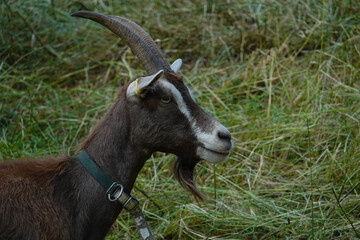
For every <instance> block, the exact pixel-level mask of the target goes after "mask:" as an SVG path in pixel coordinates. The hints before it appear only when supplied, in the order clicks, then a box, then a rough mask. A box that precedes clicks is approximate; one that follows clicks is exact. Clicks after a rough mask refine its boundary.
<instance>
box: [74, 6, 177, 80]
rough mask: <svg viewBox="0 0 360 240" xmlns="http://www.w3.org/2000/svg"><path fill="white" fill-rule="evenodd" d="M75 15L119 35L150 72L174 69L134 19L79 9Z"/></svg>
mask: <svg viewBox="0 0 360 240" xmlns="http://www.w3.org/2000/svg"><path fill="white" fill-rule="evenodd" d="M71 16H73V17H81V18H87V19H91V20H93V21H95V22H98V23H100V24H101V25H103V26H105V27H106V28H108V29H109V30H111V31H112V32H113V33H115V34H116V35H118V36H119V37H120V38H121V39H122V40H123V41H124V42H125V43H126V44H127V45H128V46H129V47H130V49H131V50H132V51H133V53H134V54H135V56H137V58H138V59H139V61H140V63H141V64H142V65H143V67H144V68H145V70H146V71H147V73H148V74H154V73H156V72H158V71H159V70H164V71H168V72H170V71H172V70H171V68H170V65H169V63H168V62H167V60H166V58H165V57H164V54H163V53H162V52H161V50H160V48H159V47H158V46H157V45H156V43H155V42H154V40H153V39H152V38H151V37H150V36H149V34H148V33H147V32H146V31H145V30H144V29H143V28H141V27H140V26H139V25H137V24H136V23H134V22H133V21H131V20H129V19H126V18H122V17H118V16H105V15H102V14H99V13H96V12H89V11H77V12H74V13H73V14H71Z"/></svg>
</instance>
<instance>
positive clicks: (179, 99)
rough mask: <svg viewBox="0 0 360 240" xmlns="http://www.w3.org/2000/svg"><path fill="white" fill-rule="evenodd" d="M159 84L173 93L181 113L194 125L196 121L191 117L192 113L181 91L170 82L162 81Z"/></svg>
mask: <svg viewBox="0 0 360 240" xmlns="http://www.w3.org/2000/svg"><path fill="white" fill-rule="evenodd" d="M158 83H159V84H160V85H161V86H162V87H164V88H165V89H166V90H167V91H168V92H170V93H171V95H172V97H173V99H174V100H175V102H176V103H177V105H178V106H179V109H180V111H181V112H182V113H183V114H184V115H185V116H186V117H187V119H188V120H189V121H190V123H193V122H194V119H193V118H192V117H191V114H190V111H189V109H188V108H187V106H186V104H185V102H184V98H183V97H182V96H181V93H180V92H179V90H178V89H177V88H176V87H175V86H174V85H172V84H171V83H169V82H168V81H163V80H160V81H159V82H158Z"/></svg>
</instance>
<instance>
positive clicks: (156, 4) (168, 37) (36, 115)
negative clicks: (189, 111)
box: [0, 0, 360, 239]
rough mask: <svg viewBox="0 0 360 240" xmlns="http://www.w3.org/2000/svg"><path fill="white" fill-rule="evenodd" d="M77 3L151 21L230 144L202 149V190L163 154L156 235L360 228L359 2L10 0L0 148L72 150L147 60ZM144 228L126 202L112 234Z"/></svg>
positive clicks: (148, 199) (3, 153)
mask: <svg viewBox="0 0 360 240" xmlns="http://www.w3.org/2000/svg"><path fill="white" fill-rule="evenodd" d="M79 9H88V10H94V11H98V12H101V13H104V14H111V15H120V16H124V17H127V18H130V19H132V20H134V21H135V22H137V23H138V24H140V25H141V26H143V27H144V28H145V29H146V30H147V31H148V32H149V33H150V35H151V36H152V37H153V38H154V39H156V41H157V43H158V44H159V46H160V47H161V49H162V50H163V51H164V53H165V55H166V56H167V58H168V60H169V62H172V61H173V60H175V59H177V58H182V59H183V60H184V67H183V69H182V71H181V73H182V74H183V75H184V77H185V81H186V83H187V85H188V86H189V87H190V88H191V89H192V90H193V91H194V93H195V95H196V101H197V103H198V104H199V105H200V106H202V107H203V108H205V109H206V110H207V112H209V113H210V114H211V115H212V116H214V117H216V118H217V119H218V120H219V121H220V122H222V123H223V124H224V125H225V126H227V127H228V128H229V130H230V131H231V132H232V135H233V141H234V150H233V152H232V154H231V156H230V158H229V159H228V160H227V161H225V162H223V163H221V164H218V165H211V164H208V163H205V162H201V163H200V164H199V165H198V167H197V174H196V181H197V183H198V186H199V188H200V190H201V192H202V193H203V194H204V196H205V198H206V201H205V202H196V201H195V199H194V198H193V197H192V196H191V195H190V194H189V193H188V192H186V191H185V190H183V189H182V188H181V187H180V185H179V184H178V183H177V182H176V180H174V178H173V177H172V175H171V172H170V170H169V165H170V164H171V162H172V160H173V159H174V156H171V155H167V156H166V155H163V154H156V155H155V156H154V157H153V158H151V159H149V160H148V161H147V163H146V165H145V167H144V169H143V170H142V171H141V173H140V175H139V176H138V179H137V182H136V187H135V188H134V190H133V195H134V196H136V197H137V198H138V199H139V200H140V202H141V204H142V206H143V209H144V211H145V215H146V217H147V219H148V221H149V224H150V226H151V228H152V230H153V232H154V235H155V237H156V239H278V238H280V239H356V238H360V195H359V194H360V167H359V165H360V164H359V163H360V127H359V121H360V70H359V69H360V2H359V1H356V0H343V1H341V0H323V1H319V0H294V1H290V0H287V1H286V0H281V1H275V0H243V1H240V0H238V1H233V0H228V1H214V0H208V1H205V0H203V1H201V0H195V1H175V0H173V1H172V0H168V1H151V2H148V1H125V0H122V1H111V0H109V1H107V0H93V1H84V2H83V3H81V2H80V1H72V0H60V1H53V0H51V1H45V0H44V1H41V0H34V1H25V0H18V1H13V0H4V1H1V3H0V25H1V27H0V140H1V142H0V160H1V161H8V160H10V159H12V158H17V157H22V156H44V155H54V156H56V155H61V154H64V153H68V154H74V152H75V151H76V150H77V146H78V145H77V144H78V143H79V142H80V141H81V140H82V139H84V137H85V136H87V134H89V132H90V130H91V128H92V127H93V126H94V125H95V123H96V122H97V120H98V119H99V118H100V117H101V116H102V114H103V113H104V112H105V111H106V109H107V107H109V106H110V105H111V103H112V100H113V99H114V97H115V95H116V93H117V91H118V90H119V88H120V87H121V86H122V85H123V84H124V83H126V82H128V81H130V80H131V79H133V78H134V77H135V76H137V75H140V74H143V73H144V70H143V69H142V67H141V66H140V64H139V63H138V61H137V60H136V59H135V57H134V56H133V55H132V53H131V51H130V50H129V49H128V48H127V47H126V46H124V43H123V42H122V41H121V40H120V39H118V38H117V37H115V35H113V34H112V33H111V32H110V31H108V30H106V29H105V28H103V27H102V26H100V25H99V24H96V23H93V22H91V21H86V20H79V19H73V18H71V17H70V13H71V12H74V11H76V10H79ZM119 238H120V239H137V238H138V236H137V232H136V229H134V225H133V222H132V219H131V218H130V217H129V215H128V213H126V212H125V211H124V212H122V213H121V214H120V216H119V218H118V220H117V221H116V223H115V224H114V226H113V228H112V231H111V232H110V234H109V235H108V237H107V239H119Z"/></svg>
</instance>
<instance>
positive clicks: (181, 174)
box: [172, 157, 204, 201]
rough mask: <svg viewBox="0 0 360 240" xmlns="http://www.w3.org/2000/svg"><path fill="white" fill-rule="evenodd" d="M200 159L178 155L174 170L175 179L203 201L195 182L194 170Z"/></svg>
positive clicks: (173, 166)
mask: <svg viewBox="0 0 360 240" xmlns="http://www.w3.org/2000/svg"><path fill="white" fill-rule="evenodd" d="M198 162H199V160H196V159H188V158H182V157H177V158H176V160H175V161H174V162H173V165H172V171H173V174H174V177H175V179H176V180H177V181H178V182H179V183H180V185H181V186H182V187H183V188H184V189H185V190H187V191H189V192H190V193H191V194H192V195H194V197H195V198H196V199H198V200H201V201H203V200H204V198H203V197H202V195H201V193H200V191H199V190H198V189H197V187H196V185H195V182H194V170H195V166H196V164H197V163H198Z"/></svg>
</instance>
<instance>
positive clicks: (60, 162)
mask: <svg viewBox="0 0 360 240" xmlns="http://www.w3.org/2000/svg"><path fill="white" fill-rule="evenodd" d="M67 167H68V159H67V158H58V159H53V158H49V159H48V160H47V161H38V160H34V159H29V160H27V161H14V162H10V163H5V164H2V165H0V179H1V184H0V193H1V194H0V223H1V224H0V239H49V240H50V239H69V237H70V236H69V234H70V233H69V232H68V231H67V229H68V225H69V222H68V221H67V218H66V216H64V215H63V214H62V211H61V208H60V206H58V204H57V203H56V202H55V201H54V199H53V198H52V196H53V192H54V187H53V185H52V184H51V182H52V181H53V180H54V178H56V176H59V175H62V174H64V171H66V169H67ZM23 233H26V234H23Z"/></svg>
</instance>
